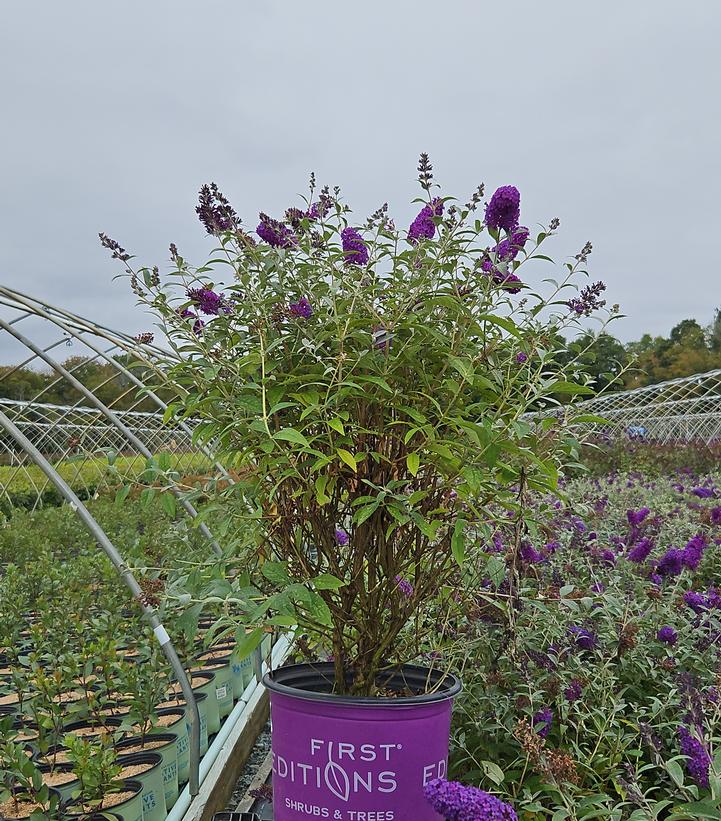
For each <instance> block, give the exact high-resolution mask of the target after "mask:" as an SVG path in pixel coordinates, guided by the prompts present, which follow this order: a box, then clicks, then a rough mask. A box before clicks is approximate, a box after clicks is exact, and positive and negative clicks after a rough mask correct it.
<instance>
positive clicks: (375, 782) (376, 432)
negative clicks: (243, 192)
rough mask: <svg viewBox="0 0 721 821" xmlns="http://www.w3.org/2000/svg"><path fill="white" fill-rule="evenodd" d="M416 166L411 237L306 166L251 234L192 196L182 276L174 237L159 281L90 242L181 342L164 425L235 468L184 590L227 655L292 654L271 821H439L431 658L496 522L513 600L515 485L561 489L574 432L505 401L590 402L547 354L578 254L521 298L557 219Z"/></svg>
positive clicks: (444, 737)
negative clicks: (231, 627)
mask: <svg viewBox="0 0 721 821" xmlns="http://www.w3.org/2000/svg"><path fill="white" fill-rule="evenodd" d="M419 181H420V184H421V189H422V198H421V200H420V201H419V203H418V206H417V209H418V210H417V213H416V216H415V218H414V219H413V220H412V222H411V223H410V225H409V226H408V227H407V228H403V229H400V228H398V227H397V225H396V224H395V222H394V220H393V219H391V217H390V215H389V212H388V207H387V205H384V206H382V207H381V208H379V209H378V210H377V211H376V212H375V213H374V214H372V215H371V216H370V217H369V218H368V219H367V220H364V221H363V222H362V224H361V222H359V221H358V220H356V219H354V218H353V216H352V214H351V212H350V210H349V209H348V208H347V207H346V206H345V205H344V204H343V203H342V202H341V200H340V192H339V190H338V189H334V190H332V191H331V190H329V189H328V188H324V189H322V190H320V191H317V190H316V186H315V181H314V178H311V186H310V193H309V196H308V197H307V199H306V200H305V201H304V202H303V203H302V205H300V207H293V208H290V209H288V211H287V212H286V213H285V215H284V217H283V218H281V219H274V218H272V217H270V216H268V215H267V214H264V213H261V214H260V218H259V223H258V224H257V227H256V228H255V232H254V236H253V235H252V234H251V233H250V232H248V231H247V230H246V229H245V228H244V227H243V226H242V224H241V221H240V219H239V217H238V216H237V214H236V212H235V211H234V209H233V208H232V206H231V205H230V203H229V202H228V200H227V199H226V198H225V197H224V196H223V195H222V194H221V193H220V191H219V190H218V189H217V187H216V186H215V185H210V186H204V187H203V189H202V190H201V194H200V201H199V204H198V207H197V213H198V215H199V218H200V220H201V221H202V223H203V225H204V226H205V228H206V230H207V232H208V233H209V234H210V235H212V236H213V237H214V238H215V239H216V240H217V248H216V249H215V251H214V253H213V256H212V258H211V260H210V261H209V262H208V263H206V264H205V265H203V266H201V267H193V266H191V264H190V263H189V262H188V261H187V260H186V259H185V258H184V257H183V256H182V254H181V253H180V251H178V249H177V248H176V246H175V245H171V247H170V250H171V261H172V270H171V271H170V272H168V273H165V272H164V273H162V274H161V272H160V270H159V269H158V268H157V267H154V268H140V269H135V268H134V267H133V266H132V265H131V257H130V255H129V254H127V253H126V251H125V250H124V249H123V248H122V247H121V246H120V245H119V244H118V243H117V242H115V241H114V240H111V239H110V238H108V237H107V236H105V235H101V240H102V242H103V244H104V245H105V247H107V248H108V249H109V250H110V251H111V253H112V255H113V256H114V257H115V258H116V259H119V260H121V261H122V262H123V263H124V265H125V267H126V271H127V274H128V276H129V278H130V284H131V287H132V288H133V290H134V291H135V293H136V294H137V295H138V297H139V298H140V300H141V302H142V303H143V304H145V305H146V306H149V307H150V308H151V309H152V310H153V311H154V312H155V314H156V315H157V316H158V317H159V319H160V323H161V326H162V330H163V331H164V333H165V336H166V338H167V339H168V341H169V343H170V344H171V345H172V347H173V348H174V350H175V352H176V353H177V360H176V364H174V365H172V366H171V368H170V374H169V378H170V381H171V383H173V382H174V383H175V384H176V385H177V387H178V391H177V399H176V400H175V401H174V402H172V403H171V407H170V411H169V416H172V415H175V416H176V417H178V418H186V419H191V420H193V422H194V423H195V425H196V427H195V431H196V436H197V438H198V440H199V441H202V442H205V443H208V444H211V445H212V446H213V447H214V448H215V449H216V450H217V451H218V453H219V455H220V457H221V458H222V459H224V460H225V461H226V463H227V464H228V466H229V467H230V468H232V469H233V470H234V472H235V474H236V475H237V481H236V482H235V483H234V484H232V485H230V486H228V487H227V488H226V489H225V490H224V491H221V493H222V496H221V498H220V499H218V498H216V499H213V500H211V501H210V503H209V504H208V514H207V515H212V514H213V513H215V514H218V513H220V515H221V516H222V518H223V523H224V526H225V528H226V532H232V529H233V528H235V529H236V530H237V531H238V532H244V533H247V532H248V531H251V530H252V532H253V533H254V534H255V535H256V539H255V542H254V544H253V545H252V547H251V549H249V550H245V551H243V552H242V553H237V554H234V552H233V550H229V551H228V554H227V555H226V556H224V557H222V558H220V559H213V560H212V562H209V564H208V566H207V571H208V572H207V573H206V574H205V575H204V574H203V572H202V569H197V570H196V571H194V572H193V573H192V574H186V577H185V578H186V581H187V582H188V584H196V589H195V590H194V591H192V592H193V595H194V596H195V597H196V598H200V599H202V598H204V597H205V598H207V600H209V601H212V602H216V603H217V602H218V601H223V600H225V601H226V602H229V603H232V607H228V608H226V611H225V612H226V616H225V618H226V619H230V620H232V618H233V617H232V613H233V612H235V613H239V614H240V615H238V616H237V617H236V620H237V623H238V640H239V645H240V647H241V655H242V654H243V653H245V654H247V653H249V652H251V651H252V650H253V649H254V648H255V647H257V646H258V645H259V644H260V643H261V641H262V640H263V636H264V631H265V630H267V629H268V628H269V627H271V628H281V629H286V630H288V631H290V632H291V633H295V635H296V636H302V637H303V640H302V641H299V642H298V643H297V644H296V650H297V652H298V653H299V654H300V655H301V656H302V654H303V651H304V648H306V649H307V650H308V652H307V653H306V655H305V659H304V660H303V659H301V661H302V663H299V664H295V665H291V666H287V667H283V668H281V669H278V670H275V671H274V672H273V673H272V674H270V675H268V676H267V677H266V684H267V686H268V687H269V688H270V690H271V709H272V715H273V753H274V768H273V773H274V775H273V778H274V804H275V817H276V819H279V820H281V821H282V819H294V818H300V817H306V816H308V817H310V816H311V815H313V814H315V815H322V816H323V817H331V818H340V817H343V818H350V817H355V818H364V817H366V814H367V813H369V812H370V813H372V814H373V817H375V818H386V819H390V818H395V819H400V818H411V817H412V818H414V819H417V820H418V821H423V819H431V818H433V819H437V818H438V815H437V814H436V812H435V810H434V809H433V808H432V807H431V805H430V804H429V803H428V802H426V800H425V799H424V796H423V786H424V784H428V783H431V782H432V781H433V780H434V779H438V778H442V777H443V776H444V774H445V772H446V760H447V754H448V734H449V725H450V715H451V702H452V700H453V698H454V696H455V695H456V694H457V693H458V692H459V690H460V682H459V680H458V679H457V678H456V677H455V675H454V674H453V671H452V670H451V669H450V668H449V666H448V665H447V664H446V663H444V661H443V657H442V655H440V654H439V653H438V652H434V651H435V650H436V649H437V648H439V647H441V646H443V645H444V644H447V642H448V641H449V640H452V639H453V637H454V625H456V624H457V623H458V622H459V620H461V619H463V618H464V617H465V608H464V595H465V594H464V589H465V587H466V585H468V582H469V577H470V574H475V573H478V572H483V571H485V570H486V568H485V565H483V566H482V567H479V565H478V563H479V561H480V559H479V556H480V555H481V552H480V551H475V550H474V545H475V544H477V543H481V542H487V541H490V539H491V538H492V535H493V532H494V530H495V525H496V523H497V522H498V521H499V520H503V521H504V522H506V523H507V522H508V521H509V520H510V521H511V522H512V523H513V527H514V532H515V533H516V536H517V538H516V539H515V543H514V544H513V546H512V548H511V550H510V551H509V553H508V555H506V556H504V557H493V559H494V560H495V563H494V564H493V567H492V568H490V569H489V570H488V572H487V573H486V575H489V576H491V578H492V579H495V581H496V584H495V588H496V590H497V592H498V596H499V603H500V606H502V607H504V608H506V609H508V610H509V612H512V609H513V607H514V606H515V605H516V603H517V597H518V574H517V568H518V566H519V563H520V558H519V556H520V545H521V541H522V538H523V537H524V535H525V534H527V533H529V532H531V533H533V532H535V528H536V521H535V519H534V516H535V515H536V514H535V513H534V514H529V513H528V511H527V506H526V505H525V504H524V502H525V499H526V497H527V495H528V494H529V493H531V492H533V491H541V492H547V493H550V494H554V493H556V492H557V480H558V476H559V473H560V472H561V471H562V469H563V466H564V464H566V462H567V461H569V460H570V461H573V460H574V459H575V455H576V448H577V443H576V440H575V438H574V437H573V436H572V435H570V433H569V431H568V429H567V426H566V423H567V422H568V418H567V416H565V415H559V416H557V417H553V418H549V419H548V420H545V421H544V422H542V423H540V424H533V423H531V422H530V421H529V420H528V419H527V418H525V414H526V413H528V412H529V411H532V410H536V409H539V408H543V407H548V406H549V405H551V404H556V405H558V404H559V403H560V401H561V400H562V399H563V398H564V397H568V396H569V395H570V396H573V395H575V394H583V393H591V391H590V389H588V388H587V387H585V386H584V385H582V384H577V383H576V382H575V381H574V380H573V379H572V378H569V376H568V373H571V372H572V371H573V363H572V362H571V363H570V364H568V365H565V366H563V367H562V366H560V365H559V364H558V362H559V358H558V356H557V353H558V350H557V340H558V338H559V336H558V335H559V332H560V331H561V330H563V329H564V328H565V327H566V326H567V325H569V324H574V323H577V322H578V319H579V317H582V316H584V315H588V314H590V313H591V312H592V311H594V310H596V309H597V308H600V307H602V305H603V301H602V300H601V298H600V297H601V294H602V291H603V288H604V286H603V284H602V283H597V284H595V285H593V286H588V287H586V288H585V289H583V290H582V291H581V293H580V295H579V296H576V295H574V294H575V293H576V292H575V291H574V292H573V294H571V293H566V290H567V289H572V288H576V286H575V284H574V278H575V277H576V275H578V274H579V273H582V272H584V266H585V262H586V258H587V256H588V253H590V247H589V246H586V247H584V249H582V251H581V252H580V253H579V254H578V255H577V257H576V259H575V260H573V261H571V262H569V263H568V265H567V267H566V269H565V271H564V274H563V276H562V277H561V278H560V281H558V282H554V281H551V282H550V284H549V287H548V289H547V290H548V292H549V293H547V294H546V295H545V296H542V295H540V294H539V293H538V292H537V291H536V288H535V285H536V284H537V283H539V282H541V276H540V264H539V263H541V262H545V261H548V257H547V256H546V255H545V253H542V252H541V251H540V250H539V247H540V246H541V245H542V244H543V243H544V242H545V241H546V240H547V238H548V237H549V236H550V235H551V234H553V233H554V232H555V230H556V228H557V227H558V221H557V220H552V221H551V222H550V223H549V225H548V226H547V227H545V228H540V229H538V231H536V232H535V236H534V237H531V232H530V230H529V229H528V228H525V227H524V226H522V225H521V224H520V194H519V192H518V191H517V189H515V188H514V187H513V186H503V187H502V188H499V189H498V190H497V191H496V192H495V193H494V194H493V195H492V196H491V197H490V199H489V201H488V202H487V204H486V206H485V210H481V205H482V203H483V197H484V194H483V188H482V186H481V187H480V188H479V189H478V190H477V191H476V192H475V193H474V194H473V195H472V196H471V197H470V199H469V201H468V202H467V203H466V204H464V205H460V204H457V203H456V202H455V200H453V199H452V198H450V197H443V196H441V195H440V193H439V192H438V191H437V190H436V188H435V184H434V183H433V175H432V170H431V166H430V163H429V161H428V158H427V157H426V156H425V155H423V156H422V157H421V161H420V164H419ZM522 265H523V266H524V269H523V271H525V270H526V267H528V269H529V272H528V274H527V275H525V274H524V273H523V271H522V270H521V266H522ZM564 368H565V371H564ZM219 567H220V568H221V572H219ZM223 569H224V571H226V572H224V573H223V572H222V571H223ZM499 571H500V572H499ZM219 576H224V578H219ZM203 585H205V586H204V587H203ZM504 585H505V586H504ZM170 587H171V588H172V585H170ZM188 598H190V597H188ZM424 652H425V653H426V655H425V657H423V653H424ZM411 662H414V663H411ZM419 662H423V663H419ZM349 813H353V815H349ZM367 817H370V816H367Z"/></svg>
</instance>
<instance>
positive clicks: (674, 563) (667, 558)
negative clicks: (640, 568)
mask: <svg viewBox="0 0 721 821" xmlns="http://www.w3.org/2000/svg"><path fill="white" fill-rule="evenodd" d="M682 570H683V550H679V549H678V548H677V547H671V548H669V549H668V550H667V551H666V552H665V553H664V554H663V556H661V558H660V559H659V562H658V564H657V565H656V572H657V573H658V574H659V576H663V577H664V578H669V577H673V576H678V574H679V573H680V572H681V571H682Z"/></svg>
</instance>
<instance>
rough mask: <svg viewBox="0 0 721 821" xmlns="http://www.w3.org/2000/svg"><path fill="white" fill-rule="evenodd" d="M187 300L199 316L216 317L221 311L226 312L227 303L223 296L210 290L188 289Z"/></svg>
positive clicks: (204, 288)
mask: <svg viewBox="0 0 721 821" xmlns="http://www.w3.org/2000/svg"><path fill="white" fill-rule="evenodd" d="M187 294H188V299H189V300H190V301H191V302H192V303H193V305H195V307H196V308H197V309H198V310H199V311H200V313H201V314H208V315H209V316H217V314H219V313H220V312H221V311H223V312H224V313H226V312H227V308H228V306H227V303H226V299H225V297H224V296H223V294H216V293H215V291H214V290H213V289H212V288H206V287H203V288H188V291H187Z"/></svg>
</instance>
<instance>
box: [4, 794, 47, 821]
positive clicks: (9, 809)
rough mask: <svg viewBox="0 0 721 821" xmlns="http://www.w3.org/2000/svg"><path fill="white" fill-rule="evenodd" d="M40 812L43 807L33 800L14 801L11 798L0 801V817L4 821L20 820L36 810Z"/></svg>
mask: <svg viewBox="0 0 721 821" xmlns="http://www.w3.org/2000/svg"><path fill="white" fill-rule="evenodd" d="M38 810H39V811H40V812H42V811H43V808H42V806H41V805H40V804H36V803H35V802H33V801H18V802H17V803H15V801H13V799H12V798H8V800H7V801H4V802H2V803H0V818H2V819H3V821H5V819H7V821H21V819H25V818H30V816H31V815H32V814H33V813H34V812H37V811H38Z"/></svg>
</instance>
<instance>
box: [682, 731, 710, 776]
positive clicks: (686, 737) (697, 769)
mask: <svg viewBox="0 0 721 821" xmlns="http://www.w3.org/2000/svg"><path fill="white" fill-rule="evenodd" d="M678 736H679V741H680V744H681V754H682V755H685V756H686V758H687V760H686V769H687V771H688V774H689V775H690V776H691V778H693V779H694V781H696V783H697V784H698V785H699V786H700V787H705V788H706V789H708V786H709V780H708V774H709V767H710V766H711V756H710V755H709V753H708V750H707V749H706V747H705V746H704V745H703V744H702V742H700V741H699V740H698V739H697V738H694V736H692V735H691V733H690V732H689V731H688V728H686V727H684V726H683V725H681V726H680V727H679V728H678Z"/></svg>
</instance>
